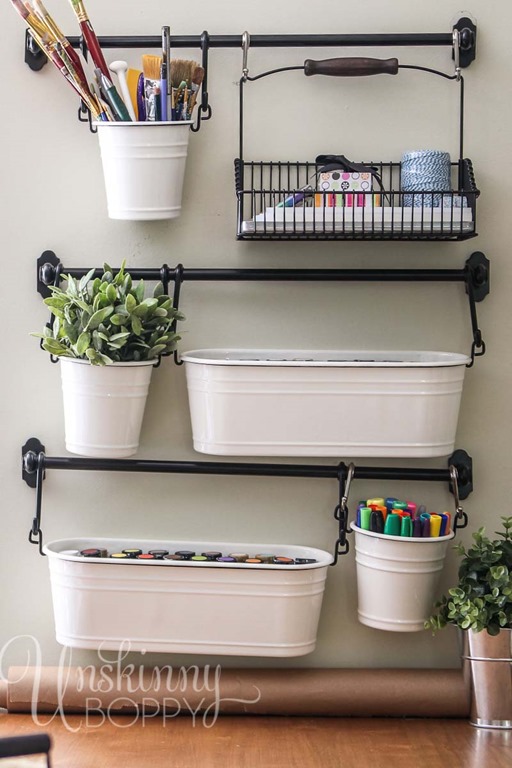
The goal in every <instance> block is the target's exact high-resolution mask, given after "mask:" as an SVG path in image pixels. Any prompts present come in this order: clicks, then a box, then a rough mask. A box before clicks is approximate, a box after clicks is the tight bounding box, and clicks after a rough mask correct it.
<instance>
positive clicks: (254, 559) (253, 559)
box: [245, 557, 261, 565]
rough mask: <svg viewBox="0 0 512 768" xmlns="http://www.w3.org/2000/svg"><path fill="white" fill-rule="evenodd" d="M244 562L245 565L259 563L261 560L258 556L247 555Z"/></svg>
mask: <svg viewBox="0 0 512 768" xmlns="http://www.w3.org/2000/svg"><path fill="white" fill-rule="evenodd" d="M245 564H246V565H260V564H261V560H260V559H259V557H248V558H247V560H246V561H245Z"/></svg>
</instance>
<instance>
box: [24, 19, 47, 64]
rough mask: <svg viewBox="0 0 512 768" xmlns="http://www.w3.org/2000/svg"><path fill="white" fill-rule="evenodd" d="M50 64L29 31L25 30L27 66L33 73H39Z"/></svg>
mask: <svg viewBox="0 0 512 768" xmlns="http://www.w3.org/2000/svg"><path fill="white" fill-rule="evenodd" d="M47 62H48V59H47V57H46V54H45V52H44V51H42V50H41V48H40V47H39V46H38V44H37V43H36V41H35V40H34V38H33V37H32V35H31V34H30V32H29V31H28V29H26V30H25V64H28V66H29V67H30V69H31V70H32V72H39V71H40V70H41V69H42V68H43V67H44V65H45V64H46V63H47Z"/></svg>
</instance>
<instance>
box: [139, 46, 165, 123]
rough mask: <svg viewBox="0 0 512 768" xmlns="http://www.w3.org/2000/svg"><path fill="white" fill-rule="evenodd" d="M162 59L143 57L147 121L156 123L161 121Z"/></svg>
mask: <svg viewBox="0 0 512 768" xmlns="http://www.w3.org/2000/svg"><path fill="white" fill-rule="evenodd" d="M161 66H162V58H161V57H160V56H151V55H149V54H147V53H145V54H144V56H143V57H142V71H143V73H144V98H145V103H146V120H148V121H151V122H155V121H157V120H160V119H161V102H160V93H161V83H160V71H161Z"/></svg>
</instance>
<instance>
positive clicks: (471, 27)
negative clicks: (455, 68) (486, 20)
mask: <svg viewBox="0 0 512 768" xmlns="http://www.w3.org/2000/svg"><path fill="white" fill-rule="evenodd" d="M453 29H454V30H455V29H456V30H457V31H458V33H459V65H460V67H461V68H462V69H465V68H466V67H469V65H470V64H471V62H472V61H474V60H475V58H476V24H475V22H474V20H473V19H470V18H469V17H468V16H461V17H460V19H458V20H457V21H456V22H455V24H454V25H453ZM452 55H453V54H452Z"/></svg>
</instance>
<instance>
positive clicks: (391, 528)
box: [384, 513, 402, 536]
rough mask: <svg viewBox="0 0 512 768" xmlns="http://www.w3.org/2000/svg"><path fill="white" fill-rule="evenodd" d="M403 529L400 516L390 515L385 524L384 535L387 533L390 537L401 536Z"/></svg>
mask: <svg viewBox="0 0 512 768" xmlns="http://www.w3.org/2000/svg"><path fill="white" fill-rule="evenodd" d="M401 528H402V518H401V517H400V515H395V514H393V513H391V514H388V516H387V517H386V522H385V524H384V533H387V534H388V535H389V536H400V531H401Z"/></svg>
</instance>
